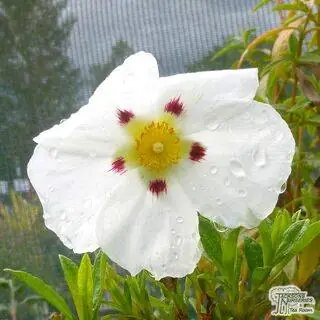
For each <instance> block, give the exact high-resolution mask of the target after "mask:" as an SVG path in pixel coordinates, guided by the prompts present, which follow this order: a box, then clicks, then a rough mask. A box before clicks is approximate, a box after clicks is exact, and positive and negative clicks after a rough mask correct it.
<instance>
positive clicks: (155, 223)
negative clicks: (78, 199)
mask: <svg viewBox="0 0 320 320" xmlns="http://www.w3.org/2000/svg"><path fill="white" fill-rule="evenodd" d="M124 198H125V199H126V201H123V199H124ZM164 208H166V210H164ZM181 217H182V218H183V223H181ZM97 221H98V222H97V235H98V240H99V245H100V246H101V248H102V249H103V250H104V251H105V252H106V253H107V254H108V256H109V257H110V258H111V259H112V260H114V261H115V262H116V263H118V264H119V265H121V266H122V267H124V268H125V269H127V270H128V271H130V273H131V274H133V275H134V274H137V273H138V272H139V271H141V270H142V269H147V270H149V271H150V272H151V273H152V274H153V275H154V276H155V278H156V279H161V278H163V277H166V276H171V277H182V276H185V275H186V274H188V273H191V272H192V271H193V270H194V268H195V266H196V264H197V262H198V260H199V258H200V254H201V253H200V249H199V247H198V241H199V237H197V236H194V234H196V235H197V234H198V216H197V213H196V210H195V209H194V208H193V206H192V204H191V203H190V202H189V200H188V198H186V196H185V195H184V193H183V191H182V189H181V187H180V186H179V185H178V184H176V183H175V182H174V181H171V183H170V188H168V193H167V195H166V196H163V195H162V196H161V195H160V196H159V197H158V198H155V197H154V196H153V195H152V194H151V193H150V192H148V191H147V190H146V189H145V186H144V185H143V184H137V185H135V192H132V183H131V181H130V180H123V183H122V184H121V185H120V186H119V188H118V189H116V190H115V192H114V195H113V196H112V197H111V200H110V202H109V203H107V204H106V207H105V208H104V209H103V210H101V212H100V217H99V219H98V220H97ZM108 225H110V228H108V229H106V227H107V226H108ZM156 253H157V254H156ZM176 256H178V261H179V263H177V259H176Z"/></svg>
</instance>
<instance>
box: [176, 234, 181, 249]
mask: <svg viewBox="0 0 320 320" xmlns="http://www.w3.org/2000/svg"><path fill="white" fill-rule="evenodd" d="M181 242H182V238H181V237H180V236H177V237H176V246H177V247H179V246H180V245H181Z"/></svg>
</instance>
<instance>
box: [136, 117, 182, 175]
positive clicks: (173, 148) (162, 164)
mask: <svg viewBox="0 0 320 320" xmlns="http://www.w3.org/2000/svg"><path fill="white" fill-rule="evenodd" d="M135 142H136V152H135V153H136V157H137V161H138V163H139V164H140V165H141V166H142V167H144V168H146V169H148V170H149V171H152V172H158V173H159V172H161V171H164V170H166V169H168V168H169V167H170V166H172V165H174V164H177V163H178V162H179V161H180V160H181V158H182V156H183V141H181V140H180V136H179V133H177V132H176V131H175V129H174V127H173V126H172V125H171V124H169V123H168V122H167V121H164V120H158V121H152V122H150V123H147V124H145V125H144V126H143V127H142V128H141V130H140V132H139V134H137V135H136V136H135Z"/></svg>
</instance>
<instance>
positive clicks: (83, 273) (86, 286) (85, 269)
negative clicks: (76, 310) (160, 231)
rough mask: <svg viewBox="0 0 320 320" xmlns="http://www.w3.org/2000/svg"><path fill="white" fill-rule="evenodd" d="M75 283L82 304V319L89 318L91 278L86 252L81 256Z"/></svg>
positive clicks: (91, 291) (90, 313)
mask: <svg viewBox="0 0 320 320" xmlns="http://www.w3.org/2000/svg"><path fill="white" fill-rule="evenodd" d="M77 283H78V288H79V295H80V299H81V301H82V306H83V316H84V319H85V320H91V319H92V316H93V279H92V265H91V261H90V258H89V255H88V254H87V253H86V254H85V255H84V256H83V257H82V260H81V263H80V267H79V271H78V279H77Z"/></svg>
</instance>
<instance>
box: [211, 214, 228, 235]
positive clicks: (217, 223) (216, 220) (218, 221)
mask: <svg viewBox="0 0 320 320" xmlns="http://www.w3.org/2000/svg"><path fill="white" fill-rule="evenodd" d="M213 220H214V221H213V226H214V227H215V229H216V230H217V231H218V232H226V231H227V230H228V228H227V227H225V226H224V225H222V224H221V223H222V219H221V218H219V217H213Z"/></svg>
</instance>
